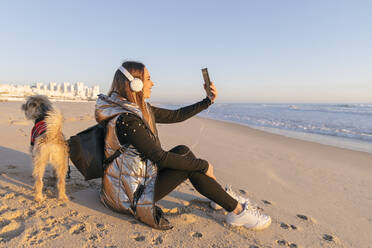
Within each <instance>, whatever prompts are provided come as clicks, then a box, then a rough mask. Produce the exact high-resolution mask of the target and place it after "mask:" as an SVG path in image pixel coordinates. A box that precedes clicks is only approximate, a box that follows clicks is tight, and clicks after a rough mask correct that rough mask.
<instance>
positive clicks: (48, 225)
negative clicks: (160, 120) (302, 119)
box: [0, 102, 372, 248]
mask: <svg viewBox="0 0 372 248" xmlns="http://www.w3.org/2000/svg"><path fill="white" fill-rule="evenodd" d="M56 105H57V106H58V108H60V109H61V110H62V112H63V114H64V117H65V124H64V129H63V130H64V134H65V135H66V137H69V136H71V135H73V134H75V133H77V132H79V131H81V130H83V129H85V128H87V127H89V126H91V125H93V124H95V121H94V118H93V109H94V103H56ZM20 106H21V103H20V102H2V103H0V137H1V138H0V247H251V248H253V247H291V248H294V247H371V244H372V211H371V209H372V190H371V189H372V177H371V175H372V154H368V153H363V152H356V151H351V150H347V149H341V148H336V147H331V146H326V145H321V144H316V143H312V142H307V141H302V140H296V139H293V138H288V137H284V136H279V135H275V134H270V133H266V132H263V131H259V130H255V129H252V128H249V127H246V126H242V125H238V124H231V123H227V122H222V121H215V120H209V119H205V118H200V117H194V118H191V119H189V120H187V121H185V122H182V123H178V124H171V125H170V124H160V125H158V128H159V133H160V139H161V141H162V144H163V148H164V149H170V148H172V147H173V146H176V145H179V144H185V145H188V146H189V147H191V148H192V150H193V151H194V153H195V154H196V155H197V156H198V157H200V158H204V159H207V160H208V161H210V162H211V163H212V164H213V165H214V167H215V175H216V177H217V178H218V181H219V182H220V183H221V184H222V185H227V184H231V185H232V186H233V189H234V190H235V191H236V192H237V193H238V194H241V195H243V196H246V197H249V198H250V199H251V200H252V201H253V202H255V203H256V204H257V205H258V207H259V208H261V209H262V211H263V212H264V213H266V214H269V215H270V216H271V217H272V220H273V221H272V225H271V226H270V227H269V228H268V229H266V230H264V231H259V232H257V231H251V230H247V229H245V228H242V227H240V228H237V227H231V226H229V225H227V224H226V222H225V221H224V218H225V215H226V212H225V211H224V210H219V211H215V210H213V209H211V208H210V207H209V202H208V199H206V198H205V197H203V196H201V195H200V194H198V193H197V192H196V191H195V190H194V189H193V187H192V185H191V184H190V183H189V182H188V181H186V182H185V183H183V184H181V185H180V186H179V187H178V188H177V189H176V190H175V191H173V192H172V193H171V194H170V195H169V196H167V197H166V198H165V199H163V200H162V201H160V202H159V205H160V206H161V207H162V208H163V209H164V212H166V215H167V218H168V219H169V220H170V222H171V223H172V224H173V226H174V228H173V229H172V230H169V231H159V230H154V229H151V228H149V227H148V226H146V225H143V224H142V223H140V222H138V221H137V220H135V219H134V218H132V217H131V216H128V215H123V214H118V213H114V212H112V211H111V210H109V209H106V208H105V207H104V206H103V205H102V204H101V203H100V202H99V200H98V192H99V188H100V180H99V179H96V180H92V181H88V182H86V181H84V179H83V177H82V176H81V175H80V174H79V172H78V171H77V170H76V169H75V168H74V167H72V174H71V176H72V178H71V179H69V180H67V185H66V190H67V195H68V196H69V197H70V202H68V203H63V202H59V201H58V200H57V199H56V190H55V188H54V187H53V183H54V182H53V180H52V173H51V170H48V171H47V173H46V174H45V177H44V181H45V185H44V193H45V194H46V196H47V200H46V201H44V202H42V203H37V202H35V201H34V200H33V188H32V187H33V179H32V176H31V173H32V164H31V159H30V155H29V152H28V150H29V142H30V130H31V128H32V123H31V121H27V120H25V118H24V116H23V113H22V111H21V110H20Z"/></svg>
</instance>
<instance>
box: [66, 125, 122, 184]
mask: <svg viewBox="0 0 372 248" xmlns="http://www.w3.org/2000/svg"><path fill="white" fill-rule="evenodd" d="M105 131H106V127H105V125H102V124H97V125H95V126H92V127H90V128H88V129H86V130H84V131H82V132H80V133H78V134H76V135H74V136H71V137H70V139H69V140H68V144H69V156H70V159H71V161H72V163H73V164H74V165H75V167H76V168H77V169H78V170H79V171H80V173H81V174H82V175H83V176H84V178H85V180H91V179H95V178H100V177H103V173H104V171H105V168H106V166H107V165H108V164H109V163H111V162H112V161H113V160H114V159H115V158H117V157H118V156H119V155H120V154H121V153H122V152H123V151H124V147H122V148H120V149H118V150H117V151H115V153H114V154H113V155H111V156H110V157H108V158H105V153H104V149H105V147H104V145H105V134H106V132H105Z"/></svg>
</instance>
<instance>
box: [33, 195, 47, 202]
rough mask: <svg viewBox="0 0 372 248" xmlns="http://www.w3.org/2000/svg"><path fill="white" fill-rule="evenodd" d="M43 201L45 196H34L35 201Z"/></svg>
mask: <svg viewBox="0 0 372 248" xmlns="http://www.w3.org/2000/svg"><path fill="white" fill-rule="evenodd" d="M44 200H45V196H43V195H35V201H37V202H42V201H44Z"/></svg>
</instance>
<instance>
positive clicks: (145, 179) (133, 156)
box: [95, 93, 172, 230]
mask: <svg viewBox="0 0 372 248" xmlns="http://www.w3.org/2000/svg"><path fill="white" fill-rule="evenodd" d="M148 106H149V105H148ZM149 111H151V107H150V106H149ZM129 113H130V114H135V115H137V116H139V117H140V118H141V119H142V120H143V118H142V112H141V110H140V109H139V108H138V106H137V105H136V104H133V103H131V102H128V101H127V100H126V99H125V98H122V97H120V96H119V95H118V94H116V93H113V94H111V96H110V97H108V96H105V95H99V97H98V99H97V102H96V109H95V117H96V120H97V122H98V123H105V124H106V127H107V128H106V138H105V156H106V158H107V157H109V156H111V155H112V154H114V153H115V151H117V150H118V149H120V148H121V145H120V142H119V139H118V136H117V134H116V127H115V126H116V121H117V118H118V117H119V116H120V115H121V114H129ZM150 114H151V115H152V113H150ZM144 123H145V125H147V122H146V121H144ZM148 130H149V132H150V133H151V135H152V137H153V138H154V139H156V140H157V141H158V137H157V134H154V133H152V132H151V131H150V129H149V128H148ZM122 151H123V152H122V153H121V154H120V156H118V157H117V158H116V159H114V160H113V161H112V162H111V163H110V164H109V165H108V166H107V167H106V170H105V173H104V176H103V179H102V188H101V193H100V199H101V202H102V203H103V204H104V205H105V206H106V207H109V208H111V209H112V210H114V211H117V212H122V213H130V214H132V215H133V216H135V217H136V218H137V219H139V220H140V221H142V222H143V223H146V224H148V225H150V226H152V227H154V228H157V229H163V230H165V229H170V228H172V227H171V226H170V224H169V222H168V221H167V220H166V219H165V218H164V217H163V212H162V211H161V209H160V208H159V207H157V206H155V202H154V186H155V182H156V179H157V176H158V168H157V166H156V164H154V163H153V162H152V161H151V160H148V159H144V158H142V157H141V154H140V153H139V152H138V151H137V149H136V148H135V147H134V146H132V145H128V146H125V147H123V148H122Z"/></svg>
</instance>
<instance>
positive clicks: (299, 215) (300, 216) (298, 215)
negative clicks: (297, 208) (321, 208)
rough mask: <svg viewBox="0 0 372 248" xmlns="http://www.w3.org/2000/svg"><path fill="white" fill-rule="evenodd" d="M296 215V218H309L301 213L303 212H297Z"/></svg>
mask: <svg viewBox="0 0 372 248" xmlns="http://www.w3.org/2000/svg"><path fill="white" fill-rule="evenodd" d="M296 216H297V217H298V218H300V219H302V220H309V218H308V217H307V216H306V215H303V214H297V215H296Z"/></svg>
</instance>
